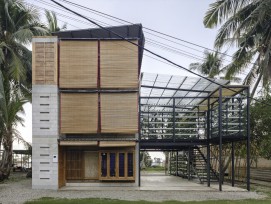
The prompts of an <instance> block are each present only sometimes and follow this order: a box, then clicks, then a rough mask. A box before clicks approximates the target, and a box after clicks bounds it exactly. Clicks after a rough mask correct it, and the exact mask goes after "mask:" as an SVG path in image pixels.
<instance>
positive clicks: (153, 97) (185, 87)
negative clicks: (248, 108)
mask: <svg viewBox="0 0 271 204" xmlns="http://www.w3.org/2000/svg"><path fill="white" fill-rule="evenodd" d="M210 80H211V81H213V82H216V83H218V84H222V85H224V86H226V87H227V88H229V89H230V90H229V89H227V88H223V96H233V95H236V94H237V92H240V91H242V90H244V89H245V88H247V86H240V85H236V86H235V85H228V84H229V81H228V80H224V79H210ZM211 81H209V80H207V79H204V78H199V77H190V76H179V75H166V74H155V73H142V74H141V89H140V97H141V101H140V103H141V111H167V110H168V111H172V107H173V98H175V107H176V108H178V109H180V110H187V109H193V108H195V107H196V106H197V107H199V109H200V110H206V106H207V104H206V101H207V100H206V98H207V97H208V96H212V97H218V95H217V93H218V88H219V85H218V84H216V83H212V82H211ZM215 101H217V99H213V101H212V102H215ZM201 106H202V107H201Z"/></svg>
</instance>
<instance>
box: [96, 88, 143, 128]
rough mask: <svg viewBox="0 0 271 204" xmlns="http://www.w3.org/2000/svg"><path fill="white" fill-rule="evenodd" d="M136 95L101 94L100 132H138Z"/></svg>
mask: <svg viewBox="0 0 271 204" xmlns="http://www.w3.org/2000/svg"><path fill="white" fill-rule="evenodd" d="M137 102H138V94H137V93H110V94H109V93H104V94H101V132H102V133H137V132H138V103H137Z"/></svg>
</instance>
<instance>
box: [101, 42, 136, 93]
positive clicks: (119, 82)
mask: <svg viewBox="0 0 271 204" xmlns="http://www.w3.org/2000/svg"><path fill="white" fill-rule="evenodd" d="M133 42H134V43H137V41H135V40H134V41H133ZM100 56H101V66H100V67H101V87H102V88H138V48H137V47H136V46H134V45H132V44H131V43H129V42H126V41H101V44H100Z"/></svg>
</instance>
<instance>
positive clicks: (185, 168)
mask: <svg viewBox="0 0 271 204" xmlns="http://www.w3.org/2000/svg"><path fill="white" fill-rule="evenodd" d="M177 158H178V159H177ZM189 165H190V166H189ZM189 167H190V175H189ZM170 174H171V175H174V176H180V177H183V178H190V179H194V178H198V179H199V181H200V183H205V182H207V159H206V157H205V155H204V154H203V153H202V152H201V150H200V149H199V148H198V147H196V148H195V149H193V150H191V152H190V164H189V151H181V152H178V157H177V154H176V153H175V154H173V156H172V157H171V158H170ZM217 181H218V176H217V174H216V173H215V171H214V170H213V169H212V168H210V182H217Z"/></svg>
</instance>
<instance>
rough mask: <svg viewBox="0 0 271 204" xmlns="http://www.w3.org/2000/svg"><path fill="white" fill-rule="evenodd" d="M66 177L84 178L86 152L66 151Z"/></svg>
mask: <svg viewBox="0 0 271 204" xmlns="http://www.w3.org/2000/svg"><path fill="white" fill-rule="evenodd" d="M66 179H70V180H78V179H84V152H81V151H67V152H66Z"/></svg>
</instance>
